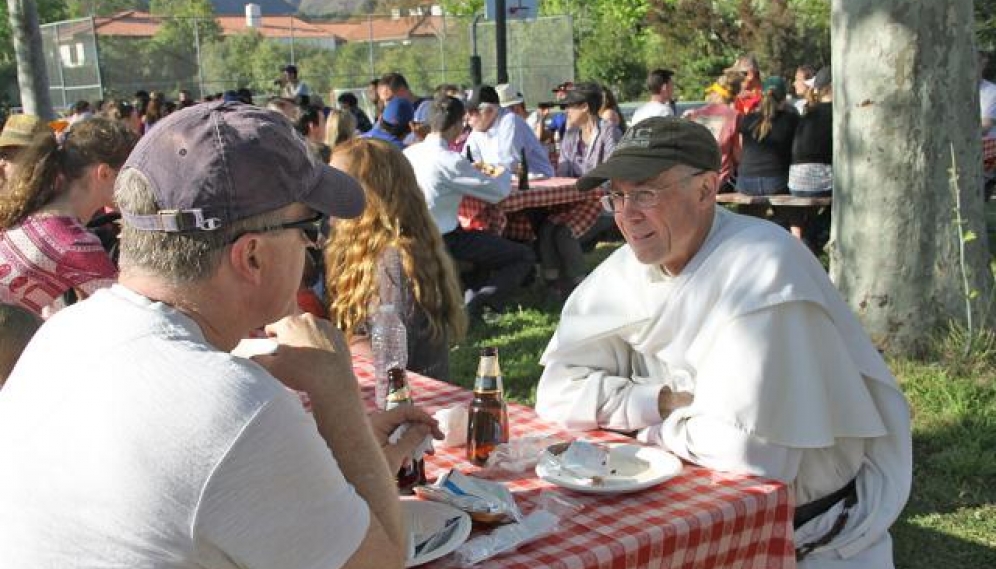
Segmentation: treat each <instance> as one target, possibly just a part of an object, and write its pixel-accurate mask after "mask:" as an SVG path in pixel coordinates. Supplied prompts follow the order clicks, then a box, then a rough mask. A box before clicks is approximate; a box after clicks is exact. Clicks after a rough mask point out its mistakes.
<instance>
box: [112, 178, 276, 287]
mask: <svg viewBox="0 0 996 569" xmlns="http://www.w3.org/2000/svg"><path fill="white" fill-rule="evenodd" d="M114 199H115V201H116V202H117V205H118V207H119V208H121V209H123V210H125V211H128V212H131V213H135V214H154V213H156V212H157V211H158V210H159V208H158V206H157V205H156V201H155V196H154V194H153V192H152V187H151V186H150V185H149V180H148V178H146V177H145V175H144V174H142V173H141V172H139V171H138V170H134V169H131V168H129V169H126V170H124V171H122V172H121V173H120V174H119V175H118V179H117V182H116V183H115V185H114ZM281 222H282V219H281V218H280V214H279V213H278V212H277V211H270V212H266V213H262V214H259V215H254V216H251V217H248V218H246V219H241V220H239V221H236V222H234V223H232V224H231V225H230V226H228V227H224V228H221V229H218V230H216V231H193V232H188V233H169V232H165V231H143V230H139V229H135V228H133V227H130V226H128V225H127V224H122V226H121V241H120V253H121V257H120V260H119V263H120V265H121V270H122V271H126V270H128V269H136V270H139V271H142V272H145V273H151V274H153V275H156V276H158V277H161V278H165V279H168V280H169V281H170V282H174V283H191V282H196V281H200V280H203V279H207V278H209V277H210V276H211V275H213V274H214V272H215V271H216V270H217V269H218V267H219V266H220V264H221V259H222V254H223V251H224V249H225V247H226V246H227V245H228V244H229V243H231V241H232V240H233V239H235V238H236V237H237V236H238V235H240V234H242V233H245V232H247V231H252V230H254V229H261V228H264V227H268V226H273V225H276V224H279V223H281Z"/></svg>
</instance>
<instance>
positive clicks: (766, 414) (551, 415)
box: [536, 117, 912, 569]
mask: <svg viewBox="0 0 996 569" xmlns="http://www.w3.org/2000/svg"><path fill="white" fill-rule="evenodd" d="M719 168H720V153H719V149H718V148H717V146H716V142H715V139H714V138H713V137H712V135H711V134H710V133H709V131H708V130H707V129H706V128H705V127H702V126H701V125H697V124H695V123H692V122H690V121H685V120H683V119H676V118H673V117H657V118H653V119H649V120H648V121H646V122H644V123H641V124H640V125H637V126H636V127H634V128H632V129H630V131H628V132H627V133H626V135H625V136H624V137H623V138H622V139H621V140H620V141H619V144H618V146H617V147H616V150H615V152H614V153H613V154H612V156H611V157H610V158H609V160H608V161H607V162H605V163H603V164H602V165H601V166H599V167H598V168H596V169H595V170H592V171H591V172H590V173H589V174H588V175H586V176H585V177H583V178H581V179H580V180H579V182H578V187H579V188H580V189H582V190H584V189H591V188H594V187H597V186H599V185H601V184H603V183H605V182H610V186H609V188H608V189H609V193H608V195H607V196H606V197H605V198H603V203H604V204H605V205H606V208H607V209H609V210H610V211H613V213H614V215H615V221H616V223H617V225H618V226H619V228H620V230H621V232H622V234H623V236H624V237H625V238H626V242H627V245H625V246H623V247H621V248H620V249H619V250H618V251H616V252H615V253H614V254H613V255H612V256H610V257H609V258H608V259H607V260H606V261H605V262H604V263H602V265H601V266H599V267H598V268H597V269H596V270H595V272H593V273H592V274H591V275H590V276H589V277H588V279H586V280H585V281H584V282H583V283H582V284H581V286H579V287H578V288H577V290H576V291H575V292H574V294H573V295H572V296H571V297H570V299H569V300H568V302H567V304H566V305H565V307H564V311H563V314H562V317H561V321H560V325H559V326H558V328H557V331H556V333H555V334H554V337H553V339H552V340H551V342H550V345H549V346H548V347H547V350H546V352H545V353H544V355H543V359H542V363H543V364H544V366H545V371H544V373H543V376H542V378H541V379H540V384H539V388H538V391H537V402H536V410H537V412H538V413H539V414H540V416H541V417H544V418H546V419H549V420H554V421H557V422H559V423H561V424H562V425H564V426H566V427H568V428H571V429H579V430H590V429H598V428H605V429H613V430H620V431H639V433H638V436H639V438H640V440H642V441H645V442H649V443H653V444H657V445H661V446H663V447H664V448H667V449H668V450H670V451H671V452H673V453H675V454H677V455H678V456H680V457H682V458H683V459H685V460H688V461H691V462H693V463H696V464H700V465H703V466H706V467H709V468H713V469H716V470H723V471H732V472H741V473H745V474H752V475H757V476H763V477H768V478H773V479H777V480H780V481H782V482H784V483H786V484H789V485H790V488H791V491H792V492H793V493H794V498H795V503H796V505H797V509H796V519H795V525H796V530H795V543H796V547H797V556H798V557H800V559H801V561H800V567H803V568H805V569H813V568H824V567H826V568H830V567H833V568H859V567H861V568H879V567H887V568H889V567H892V566H893V563H892V542H891V538H890V536H889V532H888V529H889V526H891V525H892V523H893V522H894V521H895V520H896V518H897V517H898V515H899V513H900V511H901V510H902V508H903V506H904V505H905V503H906V500H907V498H908V496H909V490H910V482H911V478H912V448H911V447H912V441H911V433H910V415H909V407H908V405H907V402H906V399H905V397H904V396H903V394H902V392H901V391H900V389H899V387H898V385H897V383H896V380H895V378H894V377H893V376H892V374H891V373H890V372H889V370H888V369H887V368H886V366H885V363H884V362H883V360H882V358H881V357H880V356H879V354H878V352H877V351H876V350H875V348H874V346H873V345H872V344H871V341H870V340H869V338H868V336H867V335H866V334H865V332H864V331H863V330H862V328H861V325H860V324H859V323H858V321H857V319H856V318H855V317H854V315H853V314H852V312H851V310H850V309H849V308H848V306H847V305H846V304H845V303H844V301H843V300H842V299H841V297H840V295H839V294H838V293H837V291H836V289H834V287H833V285H832V283H831V282H830V280H829V279H828V278H827V275H826V272H825V271H824V270H823V268H822V267H821V266H820V264H819V263H818V262H817V260H816V259H815V258H814V257H813V256H812V255H811V254H810V253H809V251H808V250H806V249H805V247H804V246H802V244H801V243H800V242H799V241H798V240H797V239H794V238H792V237H791V236H790V235H789V234H788V233H787V232H785V231H784V230H782V229H781V228H779V227H777V226H775V225H772V224H770V223H768V222H765V221H761V220H758V219H754V218H749V217H745V216H740V215H736V214H734V213H731V212H729V211H727V210H725V209H722V208H717V207H716V205H715V195H716V187H717V180H718V174H717V172H718V171H719ZM838 520H842V522H841V524H842V525H841V527H840V528H838V529H836V530H835V528H834V526H835V524H837V522H838Z"/></svg>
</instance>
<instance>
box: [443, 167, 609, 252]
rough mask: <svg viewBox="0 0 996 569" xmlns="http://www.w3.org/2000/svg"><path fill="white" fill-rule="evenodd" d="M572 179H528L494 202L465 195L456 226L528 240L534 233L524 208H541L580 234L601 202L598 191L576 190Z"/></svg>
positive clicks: (596, 212)
mask: <svg viewBox="0 0 996 569" xmlns="http://www.w3.org/2000/svg"><path fill="white" fill-rule="evenodd" d="M576 182H577V180H576V179H575V178H548V179H546V180H534V181H532V182H529V189H528V190H525V191H519V190H512V193H511V194H509V196H508V197H507V198H505V199H504V200H502V201H500V202H499V203H497V204H489V203H487V202H484V201H481V200H479V199H477V198H472V197H465V198H463V201H461V202H460V210H459V214H458V217H459V219H460V226H461V227H463V228H464V229H476V230H485V231H490V232H492V233H496V234H498V235H501V236H503V237H507V238H509V239H514V240H516V241H532V240H533V239H535V238H536V235H535V233H534V232H533V227H532V224H531V223H530V221H529V217H528V216H527V215H525V213H524V210H527V209H536V208H543V209H547V210H549V211H550V215H549V219H551V220H552V221H554V222H557V223H560V224H563V225H566V226H567V227H570V228H571V233H573V234H574V237H580V236H581V235H582V234H583V233H584V232H585V231H588V229H590V228H591V226H592V225H593V224H594V223H595V220H596V219H597V218H598V214H599V213H600V212H601V211H602V206H601V204H600V203H599V202H598V197H599V196H600V195H601V194H599V193H598V192H597V191H591V192H579V191H578V190H577V188H575V187H574V184H575V183H576Z"/></svg>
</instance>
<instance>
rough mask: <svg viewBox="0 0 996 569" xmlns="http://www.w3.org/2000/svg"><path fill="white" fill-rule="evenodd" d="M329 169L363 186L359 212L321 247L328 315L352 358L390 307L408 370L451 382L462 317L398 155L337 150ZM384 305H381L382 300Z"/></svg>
mask: <svg viewBox="0 0 996 569" xmlns="http://www.w3.org/2000/svg"><path fill="white" fill-rule="evenodd" d="M332 166H334V167H336V168H339V169H340V170H342V171H343V172H346V173H347V174H349V175H350V176H352V177H353V178H355V179H356V181H358V182H359V183H360V185H361V186H363V192H364V194H365V195H366V202H367V205H366V208H365V209H364V210H363V214H362V215H361V216H360V217H357V218H356V219H340V220H337V221H336V222H335V223H334V224H333V225H332V235H331V237H330V239H329V241H328V242H327V243H326V244H325V266H326V275H327V281H326V286H325V291H326V293H325V294H326V296H327V297H328V304H329V313H330V314H331V315H332V320H333V322H335V323H336V324H337V325H338V326H339V328H340V329H341V330H343V331H344V332H345V333H346V338H347V339H348V340H349V341H350V343H351V346H352V349H353V353H357V352H360V351H362V352H369V351H370V340H369V337H368V336H367V332H368V331H369V330H370V318H371V317H372V316H373V313H374V312H375V311H376V309H377V306H378V305H379V304H380V303H381V302H390V303H392V304H394V305H395V309H396V310H397V312H398V315H399V316H400V317H401V320H402V321H403V322H404V323H405V329H406V330H407V333H408V369H410V370H412V371H414V372H417V373H420V374H422V375H426V376H429V377H432V378H435V379H441V380H443V381H449V379H450V347H449V344H450V342H451V341H458V340H460V339H461V338H462V337H463V334H464V332H465V330H466V328H467V317H466V314H465V313H464V311H463V295H462V294H461V293H460V284H459V281H458V280H457V275H456V269H455V268H454V267H453V261H452V260H451V259H450V256H449V254H447V252H446V246H445V245H444V244H443V240H442V238H441V237H440V235H439V230H438V229H436V224H435V223H433V221H432V216H431V215H429V208H428V207H426V205H425V196H424V195H422V191H421V190H420V189H419V187H418V181H417V180H416V179H415V172H414V171H412V166H411V164H409V162H408V160H407V159H405V156H404V154H402V153H401V151H400V150H398V149H397V148H394V146H392V145H390V144H388V143H385V142H383V141H380V140H370V139H354V140H352V141H350V142H347V143H346V144H344V145H341V146H338V147H336V149H335V153H334V154H333V155H332ZM385 298H386V300H385Z"/></svg>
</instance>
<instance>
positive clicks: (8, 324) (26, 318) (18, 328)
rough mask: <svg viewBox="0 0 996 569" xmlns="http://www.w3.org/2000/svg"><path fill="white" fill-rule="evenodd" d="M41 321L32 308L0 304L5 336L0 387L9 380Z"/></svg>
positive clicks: (0, 356)
mask: <svg viewBox="0 0 996 569" xmlns="http://www.w3.org/2000/svg"><path fill="white" fill-rule="evenodd" d="M41 323H42V320H41V318H39V317H38V316H37V315H36V314H34V313H33V312H31V311H30V310H27V309H25V308H21V307H20V306H14V305H13V304H0V338H3V341H2V342H0V387H3V384H4V383H5V382H6V381H7V378H8V377H9V376H10V372H11V370H13V369H14V364H16V363H17V359H18V358H20V357H21V352H23V351H24V347H25V346H27V345H28V341H29V340H31V337H32V336H34V335H35V332H36V331H37V330H38V327H39V326H41Z"/></svg>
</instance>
